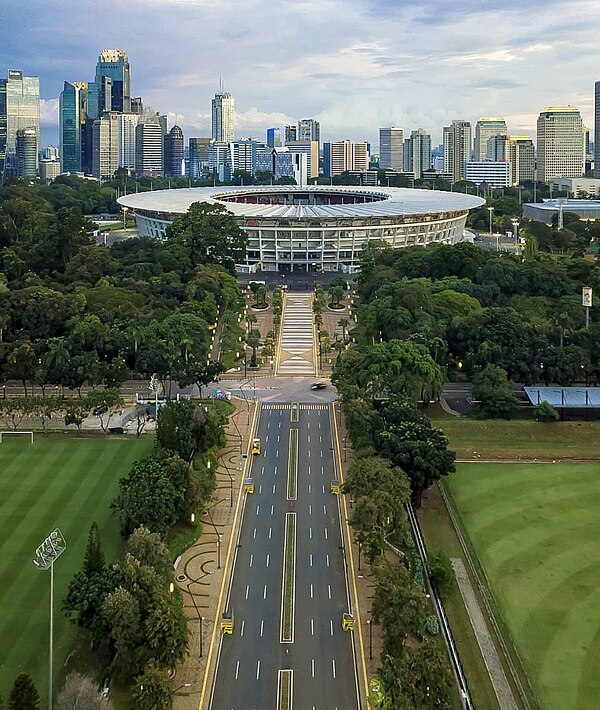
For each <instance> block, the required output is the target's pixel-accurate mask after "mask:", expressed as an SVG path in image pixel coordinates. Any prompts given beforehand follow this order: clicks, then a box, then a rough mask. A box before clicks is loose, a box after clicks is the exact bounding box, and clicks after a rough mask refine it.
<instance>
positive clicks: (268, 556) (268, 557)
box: [267, 555, 271, 567]
mask: <svg viewBox="0 0 600 710" xmlns="http://www.w3.org/2000/svg"><path fill="white" fill-rule="evenodd" d="M270 557H271V555H267V567H268V566H269V559H270Z"/></svg>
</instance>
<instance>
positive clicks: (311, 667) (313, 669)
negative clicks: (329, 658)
mask: <svg viewBox="0 0 600 710" xmlns="http://www.w3.org/2000/svg"><path fill="white" fill-rule="evenodd" d="M310 674H311V675H312V677H313V678H314V677H315V659H314V658H313V659H311V661H310Z"/></svg>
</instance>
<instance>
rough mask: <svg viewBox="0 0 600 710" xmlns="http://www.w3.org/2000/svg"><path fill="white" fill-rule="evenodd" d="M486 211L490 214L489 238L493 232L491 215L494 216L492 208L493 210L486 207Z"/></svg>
mask: <svg viewBox="0 0 600 710" xmlns="http://www.w3.org/2000/svg"><path fill="white" fill-rule="evenodd" d="M487 210H488V212H489V213H490V237H491V236H492V234H493V232H492V225H493V222H492V215H493V214H494V208H493V207H488V208H487Z"/></svg>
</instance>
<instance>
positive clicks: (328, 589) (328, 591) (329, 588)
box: [327, 584, 331, 599]
mask: <svg viewBox="0 0 600 710" xmlns="http://www.w3.org/2000/svg"><path fill="white" fill-rule="evenodd" d="M327 594H328V596H329V598H330V599H331V584H328V585H327Z"/></svg>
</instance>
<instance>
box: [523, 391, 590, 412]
mask: <svg viewBox="0 0 600 710" xmlns="http://www.w3.org/2000/svg"><path fill="white" fill-rule="evenodd" d="M524 389H525V394H526V395H527V396H528V397H529V401H530V402H531V404H534V405H535V404H540V403H541V402H544V401H546V402H548V404H551V405H552V406H553V407H554V408H555V409H600V387H525V388H524Z"/></svg>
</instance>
